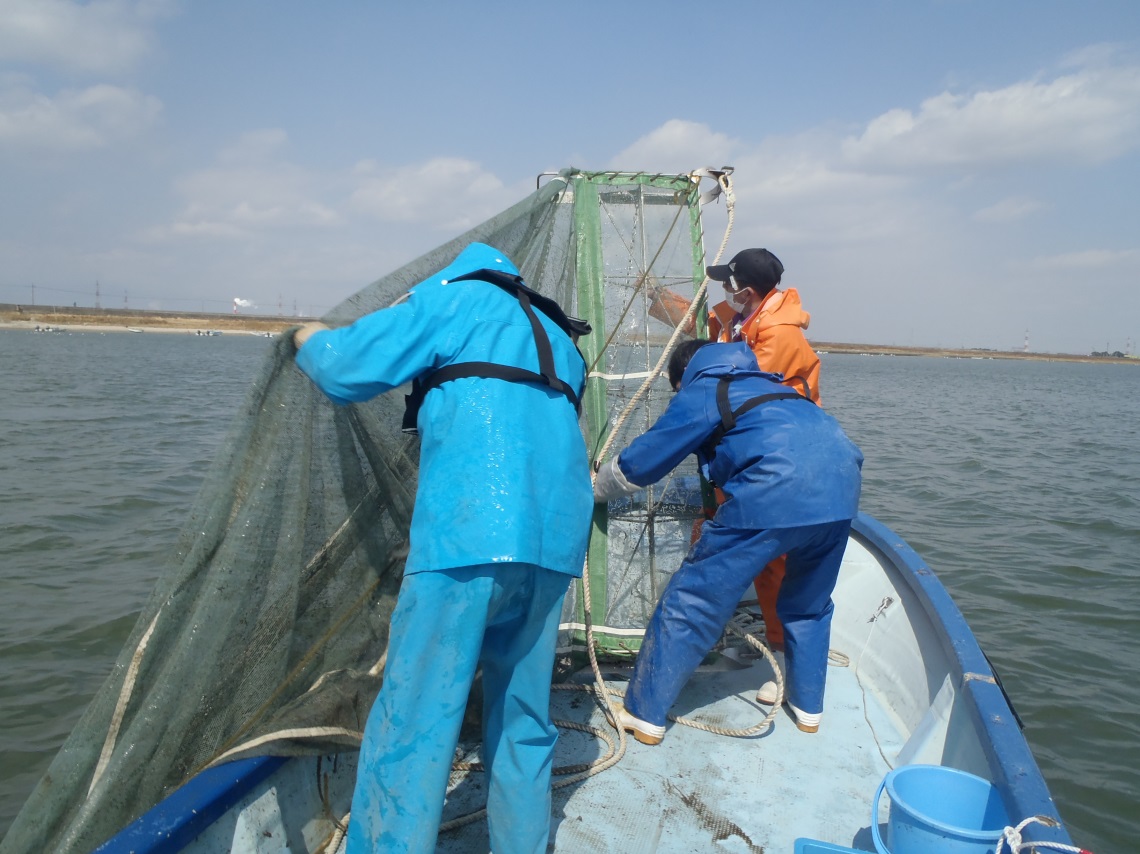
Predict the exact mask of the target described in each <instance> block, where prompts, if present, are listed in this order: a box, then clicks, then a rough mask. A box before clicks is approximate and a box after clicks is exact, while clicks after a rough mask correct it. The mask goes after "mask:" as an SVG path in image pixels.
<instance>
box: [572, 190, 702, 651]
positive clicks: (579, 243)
mask: <svg viewBox="0 0 1140 854" xmlns="http://www.w3.org/2000/svg"><path fill="white" fill-rule="evenodd" d="M564 174H565V177H566V179H567V182H568V185H569V187H570V188H571V189H572V191H573V200H574V202H573V204H574V229H575V235H576V248H575V264H576V272H577V288H578V292H577V304H578V313H579V314H580V315H581V316H582V317H583V318H585V319H586V320H587V321H589V323H590V325H591V326H592V327H593V328H594V330H595V333H594V334H593V335H590V336H587V337H586V338H585V339H583V341H582V354H583V355H584V356H585V357H586V363H587V364H590V365H593V364H595V363H597V364H603V360H602V359H601V358H600V357H601V355H602V347H603V345H604V343H605V339H606V335H605V329H606V311H605V307H606V303H605V258H604V253H603V246H602V220H601V214H602V211H601V200H600V194H599V188H600V187H622V186H637V185H642V186H651V187H658V188H664V189H672V190H673V191H674V192H675V193H676V194H677V195H676V203H677V204H678V205H685V206H687V207H688V209H689V233H690V242H691V244H692V247H693V279H694V281H697V282H701V281H703V280H704V236H703V232H702V227H701V211H700V194H699V192H698V182H696V181H694V180H693V179H692V178H691V177H690V176H689V175H660V174H650V173H644V172H580V171H576V170H569V171H568V172H566V173H564ZM702 307H703V301H702ZM704 315H705V312H704V311H703V310H698V320H697V324H698V326H697V329H698V331H699V332H700V333H701V334H707V330H708V324H707V320H706V318H705V316H704ZM582 405H583V411H584V412H585V414H586V430H587V436H586V442H587V447H588V448H589V450H590V457H591V460H592V459H593V458H594V457H595V456H596V454H597V453H598V452H599V451H600V450H601V448H602V446H603V445H604V444H605V440H606V437H607V436H608V434H609V429H610V424H609V422H608V420H607V418H608V407H607V405H606V382H605V380H603V379H601V378H600V377H590V378H587V380H586V391H585V394H584V396H583V399H582ZM608 550H609V512H608V508H607V507H606V505H604V504H599V505H596V506H595V508H594V517H593V521H592V524H591V530H590V544H589V548H588V551H587V564H586V569H587V572H589V573H590V592H591V607H590V619H591V622H592V623H594V624H595V625H603V624H604V623H605V619H606V612H607V601H606V590H607V577H608ZM578 583H579V584H580V583H581V582H578ZM578 602H579V608H578V614H577V617H578V620H579V621H582V622H584V621H585V614H584V599H583V597H582V596H578ZM573 636H574V640H575V642H584V641H585V632H574V633H573ZM594 640H595V642H596V643H597V646H598V651H599V652H600V653H603V654H608V655H610V656H611V657H619V658H620V657H631V656H632V655H634V654H636V652H637V649H638V648H639V647H640V645H641V639H640V638H630V637H615V636H613V635H607V634H606V633H604V632H601V631H595V633H594Z"/></svg>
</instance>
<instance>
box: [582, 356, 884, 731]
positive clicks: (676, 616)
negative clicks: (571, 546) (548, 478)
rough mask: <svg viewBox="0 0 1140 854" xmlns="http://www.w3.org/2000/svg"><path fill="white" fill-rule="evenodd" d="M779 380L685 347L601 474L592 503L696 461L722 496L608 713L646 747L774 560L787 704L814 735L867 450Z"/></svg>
mask: <svg viewBox="0 0 1140 854" xmlns="http://www.w3.org/2000/svg"><path fill="white" fill-rule="evenodd" d="M782 379H783V377H782V376H780V375H779V374H769V373H765V372H763V371H761V370H760V368H759V367H758V365H757V364H756V357H755V355H754V354H753V353H752V351H751V350H750V349H749V347H748V345H747V344H746V343H738V344H712V343H709V342H707V341H687V342H685V343H684V344H682V345H681V346H680V347H678V348H677V350H676V351H675V352H674V354H673V356H672V357H671V359H670V362H669V380H670V383H671V384H672V385H673V388H674V389H675V390H677V396H676V397H674V398H673V400H672V401H670V403H669V406H668V407H667V408H666V410H665V412H663V413H662V415H661V417H660V418H659V419H658V420H657V421H656V422H655V423H654V424H653V426H652V427H650V428H649V430H647V431H646V432H645V433H643V434H642V435H641V436H639V437H637V438H636V439H635V440H634V441H633V442H631V443H630V444H629V446H628V447H627V448H625V450H623V451H622V452H621V453H620V454H618V455H617V456H615V457H612V458H611V459H610V460H608V461H607V462H606V463H605V464H603V466H602V467H601V468H600V470H599V472H598V476H597V480H596V482H595V486H594V496H595V499H596V500H598V501H607V500H609V499H610V498H615V497H617V496H619V495H622V494H626V493H630V492H633V491H636V490H637V489H640V488H641V487H643V486H647V485H649V484H651V483H656V482H657V481H658V480H660V479H661V478H663V477H664V476H665V475H667V474H668V473H669V472H670V471H671V470H672V469H673V468H675V467H676V466H677V464H678V463H680V462H681V461H682V460H683V459H684V458H685V457H686V456H688V455H689V454H691V453H693V452H696V454H697V460H698V462H699V464H700V466H701V470H702V472H703V473H704V475H705V476H706V477H707V478H708V479H709V480H710V481H711V482H712V483H714V484H716V485H717V486H719V487H721V489H723V490H724V493H725V495H726V496H727V500H726V501H725V502H724V503H723V504H722V505H721V506H720V507H719V508H718V509H717V512H716V515H715V516H714V517H713V518H712V519H711V520H709V521H708V522H706V523H705V526H704V528H703V530H702V532H701V537H700V539H699V540H697V542H696V543H695V544H694V545H693V546H692V548H691V549H690V551H689V554H688V555H687V556H686V557H685V559H684V561H683V562H682V563H681V566H680V568H679V569H678V570H677V571H676V572H675V573H674V574H673V576H672V578H671V579H670V580H669V583H668V584H667V585H666V587H665V590H664V591H663V592H662V594H661V599H660V601H658V603H657V607H656V609H655V610H654V612H653V617H652V618H651V619H650V621H649V626H648V628H647V630H646V633H645V639H644V640H643V642H642V646H641V651H640V652H639V653H638V656H637V662H636V664H635V666H634V671H633V676H632V678H631V679H630V683H629V686H628V688H627V690H626V693H625V703H624V707H622V708H620V709H619V710H618V714H619V716H620V717H621V720H620V724H621V725H622V726H623V727H624V728H625V729H627V730H629V731H630V732H632V733H633V735H634V737H635V738H637V740H638V741H641V742H643V743H646V744H657V743H659V742H660V741H661V739H662V738H663V737H664V734H665V721H666V713H667V712H668V711H669V708H670V707H671V706H672V705H673V702H674V701H675V700H676V699H677V695H678V694H679V693H680V692H681V688H682V687H683V686H684V684H685V682H687V681H688V679H689V677H690V676H691V675H692V673H693V671H694V670H695V669H696V667H697V665H698V664H700V662H701V660H702V659H703V658H704V657H705V655H706V654H707V653H708V651H709V650H710V649H712V647H713V645H714V644H715V643H716V641H717V640H718V639H719V638H720V636H721V633H722V632H723V631H724V627H725V625H726V624H727V623H728V621H729V619H730V618H731V617H732V614H733V612H734V610H735V609H736V606H737V604H738V603H739V602H740V599H741V597H742V596H743V595H744V593H745V591H747V590H748V588H749V585H751V583H752V579H753V577H754V576H755V574H756V567H757V566H764V565H765V564H766V563H767V562H768V561H769V559H771V558H773V557H778V556H779V555H781V554H787V556H788V559H787V575H786V577H785V579H784V583H783V585H782V586H781V589H780V594H779V599H778V600H777V604H776V610H777V613H778V614H779V615H780V619H781V620H783V622H784V637H785V653H784V657H785V658H784V660H785V666H786V668H787V684H788V697H787V699H788V705H789V707H790V711H791V712H792V715H793V717H794V719H795V722H796V725H797V726H798V727H799V728H800V729H801V730H804V731H805V732H815V731H816V730H817V729H818V728H819V724H820V718H821V714H822V712H823V689H824V680H825V677H826V671H827V652H828V644H829V642H830V638H831V615H832V611H833V605H832V601H831V593H832V591H833V590H834V589H835V581H836V578H837V577H838V574H839V564H840V562H841V561H842V559H843V551H844V548H845V547H846V545H847V534H848V531H849V530H850V527H851V520H852V519H853V518H854V517H855V514H856V511H857V509H858V504H859V490H860V486H861V474H860V469H861V467H862V464H863V454H862V453H861V452H860V451H859V449H858V448H857V447H856V446H855V445H854V444H853V443H852V442H851V440H850V439H848V438H847V436H846V434H844V432H843V430H842V428H841V427H840V426H839V423H838V422H837V421H836V420H835V419H834V418H832V417H831V416H830V415H828V414H827V413H826V412H824V411H823V410H822V409H820V408H819V407H818V406H816V405H815V404H814V403H812V402H811V400H810V399H808V398H806V397H803V396H801V395H800V394H798V393H797V392H795V391H793V390H791V389H789V388H788V387H787V386H784V385H781V384H780V383H781V380H782ZM768 702H771V700H769V701H768Z"/></svg>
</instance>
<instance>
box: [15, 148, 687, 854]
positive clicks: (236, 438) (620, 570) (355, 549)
mask: <svg viewBox="0 0 1140 854" xmlns="http://www.w3.org/2000/svg"><path fill="white" fill-rule="evenodd" d="M700 180H701V179H700V177H699V176H698V175H697V173H694V174H693V175H646V174H628V173H586V172H581V171H578V170H572V169H571V170H565V171H563V172H561V173H559V174H558V175H556V176H547V179H546V180H545V182H540V183H541V186H540V187H539V188H538V189H537V190H536V191H535V192H534V193H533V194H532V195H531V196H529V197H528V198H526V199H524V200H523V201H521V202H520V203H518V204H516V205H515V206H513V207H511V208H509V209H508V210H506V211H504V212H503V213H501V214H499V215H498V216H496V217H494V218H492V219H491V220H488V221H487V222H485V223H483V224H482V225H480V226H478V227H476V228H474V229H472V230H471V231H469V232H468V233H466V234H463V235H461V236H460V237H457V238H456V239H455V240H452V241H451V242H449V243H447V244H445V245H443V246H441V247H439V248H438V249H436V250H434V251H432V252H430V253H428V254H426V255H424V256H423V257H421V258H418V259H417V260H415V261H413V262H412V263H410V264H408V265H407V266H405V267H403V268H401V269H399V270H396V271H395V272H393V273H390V274H389V275H387V276H385V277H384V278H382V279H380V280H379V281H377V282H375V283H373V284H371V285H369V286H368V287H366V288H364V289H363V290H361V291H360V292H359V293H357V294H355V295H354V296H352V297H351V298H349V299H348V300H346V301H344V302H343V303H342V304H340V305H339V306H337V307H336V308H335V309H334V310H333V311H332V312H330V313H329V314H328V315H327V316H326V317H325V318H324V320H325V322H327V323H328V324H330V325H334V326H336V325H343V324H347V323H350V322H352V321H353V320H355V319H357V318H359V317H361V316H362V315H364V314H367V313H369V312H371V311H375V310H377V309H380V308H383V307H385V306H388V305H390V304H391V303H392V302H393V301H395V300H396V299H397V298H399V297H400V296H401V295H403V294H404V293H405V292H406V291H407V289H408V288H409V287H410V286H411V285H413V284H415V283H417V282H419V281H421V280H422V279H424V278H426V277H428V276H429V275H431V274H432V273H434V272H436V271H438V270H440V269H442V268H443V267H445V266H446V265H447V264H449V263H450V262H451V261H452V260H453V259H454V258H455V256H456V255H457V254H458V253H459V251H460V250H461V249H462V248H463V247H465V246H466V245H467V244H469V243H471V242H473V241H481V242H484V243H489V244H491V245H493V246H495V247H497V248H499V249H501V250H502V251H503V252H505V253H506V254H507V255H508V257H510V258H511V259H512V260H513V261H514V262H515V263H516V264H517V265H518V266H519V268H520V269H521V271H522V273H523V276H524V277H525V279H526V281H527V283H528V284H529V285H530V286H531V287H533V288H535V289H536V290H538V291H540V292H542V293H544V294H547V295H549V296H552V297H554V298H555V299H557V300H558V301H559V302H560V303H561V304H562V305H563V307H564V308H565V309H566V310H567V311H568V312H569V313H570V314H575V315H577V316H580V317H584V318H586V319H587V320H589V321H590V322H591V324H592V325H593V327H594V330H595V331H594V333H593V334H592V335H590V336H588V337H587V338H585V339H583V340H582V342H581V343H582V350H583V353H584V355H585V356H586V359H587V362H588V364H590V366H591V370H590V378H589V380H588V383H587V393H586V397H585V400H584V405H583V414H582V426H583V430H584V431H585V434H586V436H587V444H588V447H589V448H591V452H592V453H596V452H597V450H598V449H599V448H601V447H602V444H603V442H604V441H605V439H606V438H607V437H608V435H609V431H610V429H611V426H612V425H613V424H614V423H615V420H616V417H617V415H618V413H620V412H622V411H623V410H624V409H626V408H627V406H628V404H629V401H630V399H631V397H632V396H633V394H634V392H635V391H636V390H637V389H638V388H639V387H640V385H641V384H642V383H643V382H644V381H645V378H646V376H647V375H648V372H649V371H650V369H651V368H652V367H653V365H654V364H655V363H656V361H657V358H658V356H659V355H660V353H661V350H662V348H663V346H664V344H665V342H666V340H667V339H668V337H669V335H670V334H671V333H672V327H671V326H670V325H669V324H668V323H663V322H661V321H659V320H657V319H654V318H653V317H652V316H651V315H650V313H649V309H650V304H651V301H652V295H653V293H654V289H655V288H658V287H667V288H669V289H670V290H673V291H675V292H676V293H678V294H680V295H682V296H686V297H688V298H690V299H691V298H692V296H693V294H694V292H695V290H696V288H695V287H694V280H696V282H697V283H698V284H699V282H700V281H701V280H702V271H703V266H704V252H703V248H702V244H703V236H702V234H701V224H700V203H701V200H700V195H699V186H698V185H699V183H700ZM701 315H703V312H701ZM293 355H294V350H293V346H292V343H291V336H289V335H283V336H280V337H279V338H278V340H277V341H276V342H275V345H274V347H273V350H272V353H271V355H270V356H269V357H268V358H267V360H266V362H265V364H264V365H263V366H262V368H261V370H260V374H259V375H258V376H257V377H256V378H255V380H254V382H253V385H252V387H251V389H250V392H249V394H248V397H247V399H246V401H245V403H244V405H243V407H242V409H241V411H240V412H239V413H238V414H237V417H236V418H235V420H234V422H233V424H232V425H231V427H230V430H229V433H228V436H227V439H226V443H225V445H224V450H223V451H222V453H221V454H220V455H219V457H218V459H217V460H216V461H215V462H214V465H213V466H212V468H211V470H210V472H209V473H208V474H207V476H206V478H205V481H204V483H203V486H202V489H201V492H200V493H199V495H198V497H197V499H196V501H195V503H194V505H193V507H192V508H191V510H190V513H189V518H188V520H187V522H186V525H185V528H184V529H183V532H182V534H181V537H180V539H179V542H178V544H177V548H176V549H175V551H174V553H173V554H172V556H171V558H170V561H169V563H168V566H167V567H166V568H165V571H164V572H163V574H162V576H161V580H160V581H159V583H158V584H157V586H156V588H155V590H154V592H153V594H152V595H151V597H150V599H149V601H148V602H147V604H146V605H145V607H144V608H143V611H142V613H141V615H140V617H139V620H138V623H137V625H136V626H135V628H134V629H133V631H132V633H131V636H130V638H129V639H128V641H127V643H126V645H125V646H124V649H123V651H122V653H121V654H120V655H119V658H118V660H117V661H116V663H115V666H114V669H113V671H112V672H111V674H110V676H109V677H108V679H107V681H106V683H105V684H104V685H103V687H102V688H101V689H100V690H99V692H98V693H97V694H96V696H95V698H94V699H93V700H92V701H91V703H90V705H89V706H88V708H87V710H86V712H85V713H84V715H83V717H82V718H81V720H80V721H79V723H78V724H77V725H76V727H75V729H74V731H73V732H72V733H71V735H70V736H69V738H68V739H67V741H66V743H65V744H64V745H63V747H62V748H61V749H60V751H59V754H58V755H57V756H56V757H55V759H54V760H53V762H52V764H51V766H50V768H49V770H48V772H47V774H45V776H44V778H43V780H42V781H41V782H40V783H39V785H38V786H37V787H36V789H35V791H34V792H33V793H32V795H31V797H30V798H29V800H28V802H27V803H26V804H25V806H24V808H23V809H22V811H21V812H20V814H19V815H18V816H17V818H16V820H15V822H14V824H13V825H12V827H11V829H10V830H9V833H8V834H7V836H6V837H5V839H4V841H3V842H2V843H0V852H2V854H16V852H20V853H21V854H23V852H35V854H42V852H45V851H52V852H76V854H79V852H88V851H90V850H91V849H92V848H94V847H95V846H97V845H98V844H100V843H101V842H103V841H104V840H106V839H107V838H109V837H110V836H112V835H113V834H114V833H115V832H117V831H118V830H119V829H121V828H122V827H123V826H124V825H126V824H127V823H129V822H130V821H131V820H133V819H134V818H136V817H138V816H139V815H141V814H142V813H144V812H146V811H147V810H148V809H150V808H151V807H153V806H154V805H155V804H156V803H158V802H159V801H160V800H162V799H163V798H164V797H166V796H167V795H169V794H170V793H171V792H172V791H174V790H175V789H176V788H177V787H178V786H180V785H181V784H183V783H184V782H186V781H187V780H188V779H189V778H190V777H192V776H193V775H194V774H195V773H197V772H198V771H200V770H202V769H203V768H206V767H207V766H209V765H211V764H215V763H218V762H221V761H226V760H228V759H231V758H237V757H239V756H251V755H255V754H273V755H290V754H297V753H310V754H318V753H327V752H335V751H340V750H346V749H347V750H352V749H355V748H356V747H357V746H358V745H359V743H360V733H361V732H362V730H363V727H364V722H365V719H366V717H367V714H368V710H369V708H370V707H371V705H372V701H373V699H374V698H375V696H376V692H377V691H378V689H379V686H380V681H381V679H382V675H383V663H384V655H385V650H386V648H387V640H388V623H389V617H390V615H391V612H392V608H393V607H394V605H395V600H396V595H397V592H398V590H399V585H400V579H401V575H402V571H403V564H404V559H405V556H406V554H407V546H408V543H407V537H408V529H409V524H410V521H411V512H412V504H413V501H414V499H415V486H416V473H417V457H418V447H417V443H418V440H417V439H416V438H415V437H411V436H408V435H406V434H404V433H403V432H402V431H401V429H400V424H401V416H402V412H403V396H402V394H399V393H392V394H387V395H383V396H381V397H379V398H376V399H375V400H372V401H369V402H367V403H364V404H355V405H352V406H348V407H338V406H334V405H333V404H331V403H330V402H329V401H328V400H327V399H325V398H324V396H323V395H322V394H321V393H320V392H319V391H317V389H316V388H315V386H314V385H313V384H312V383H311V382H310V381H309V380H308V378H306V377H305V376H304V375H303V374H302V373H301V372H300V371H299V370H298V369H297V368H296V366H295V365H294V362H293ZM670 394H671V392H670V390H669V388H668V384H667V381H666V380H665V379H664V378H663V377H662V378H659V379H657V380H656V381H655V383H654V385H653V387H652V390H651V391H650V392H649V394H648V395H646V396H645V397H644V398H643V400H642V401H641V402H640V403H639V404H638V406H637V407H636V408H635V409H634V410H633V413H632V416H631V417H630V418H629V420H628V421H627V422H626V424H625V426H624V427H623V428H622V431H621V432H622V434H623V435H619V436H617V437H616V442H615V444H614V445H613V447H614V450H615V452H616V450H619V449H620V448H621V447H623V446H624V445H625V444H626V443H628V441H629V440H630V439H632V438H633V437H634V436H635V435H637V434H638V433H640V432H641V431H642V430H644V429H645V428H646V427H647V426H648V425H649V424H650V423H651V422H652V421H653V419H654V418H655V417H656V415H657V414H658V413H659V412H660V411H661V410H662V409H663V408H664V406H665V405H666V403H667V402H668V397H669V395H670ZM694 474H695V472H694V471H686V470H679V471H678V472H677V473H675V474H674V476H673V477H672V478H670V479H669V481H667V482H666V483H663V484H659V485H657V486H656V487H653V488H650V489H648V490H646V491H645V492H644V493H639V494H637V495H635V496H633V497H632V498H630V499H628V500H625V501H622V502H615V503H614V504H613V505H611V507H610V508H609V509H608V510H607V508H604V507H602V508H599V509H598V511H597V513H596V515H595V518H594V520H593V532H592V537H591V544H590V550H589V559H588V569H589V572H590V578H591V588H592V591H593V599H594V601H593V602H592V603H591V615H592V618H593V623H594V626H595V632H596V640H597V643H598V645H599V648H600V649H601V651H602V652H603V653H604V654H608V655H611V656H617V657H622V656H625V657H628V656H629V655H630V654H632V653H633V652H634V651H636V649H637V647H638V644H639V642H640V637H641V633H642V631H643V629H644V627H645V625H646V622H647V620H648V618H649V616H650V614H651V612H652V608H653V605H654V603H655V601H656V596H657V592H658V591H659V590H660V589H661V587H662V586H663V584H664V581H665V579H666V578H667V576H668V574H669V573H670V572H671V571H673V570H674V569H676V567H677V566H678V565H679V564H680V561H681V558H682V557H683V555H684V553H685V551H686V550H687V549H688V545H689V537H690V530H691V526H692V522H693V518H694V514H693V512H692V498H691V494H689V493H691V489H692V484H693V482H695V478H694V477H693V476H692V475H694ZM584 607H585V604H584V601H583V596H582V587H581V584H580V583H579V584H576V585H574V586H573V587H572V589H571V592H570V594H568V596H567V603H566V606H565V609H564V613H563V626H562V632H561V637H560V646H561V648H562V650H563V651H564V652H565V653H567V654H568V655H572V654H573V653H574V652H575V651H576V650H581V649H583V648H584V641H585V637H584V631H583V629H584V616H585V615H584Z"/></svg>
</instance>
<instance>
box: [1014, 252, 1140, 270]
mask: <svg viewBox="0 0 1140 854" xmlns="http://www.w3.org/2000/svg"><path fill="white" fill-rule="evenodd" d="M1137 260H1140V251H1137V250H1135V249H1122V250H1114V249H1086V250H1083V251H1081V252H1065V253H1061V254H1059V255H1044V256H1041V257H1039V258H1034V259H1033V260H1032V261H1031V262H1030V263H1029V265H1028V266H1030V267H1031V268H1032V269H1035V270H1103V269H1107V268H1111V267H1122V266H1130V265H1132V264H1134V263H1135V262H1136V261H1137Z"/></svg>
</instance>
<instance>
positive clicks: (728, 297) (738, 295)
mask: <svg viewBox="0 0 1140 854" xmlns="http://www.w3.org/2000/svg"><path fill="white" fill-rule="evenodd" d="M745 290H746V289H744V288H742V289H741V290H739V291H730V290H729V289H728V288H725V289H724V301H725V302H727V303H728V304H729V305H730V306H732V310H733V311H735V312H736V313H737V314H743V313H744V310H745V309H746V308H748V298H747V297H745V296H744V291H745Z"/></svg>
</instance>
